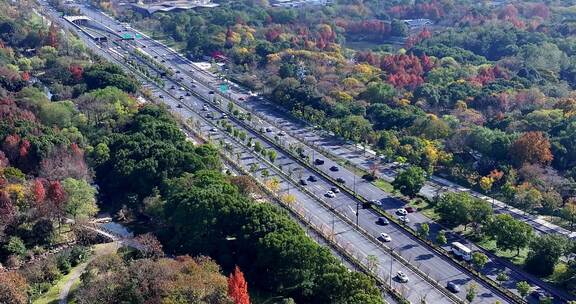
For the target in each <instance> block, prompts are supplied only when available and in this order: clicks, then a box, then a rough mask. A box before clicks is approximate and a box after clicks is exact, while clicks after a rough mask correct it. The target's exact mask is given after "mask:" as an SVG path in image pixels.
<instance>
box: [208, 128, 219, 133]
mask: <svg viewBox="0 0 576 304" xmlns="http://www.w3.org/2000/svg"><path fill="white" fill-rule="evenodd" d="M210 131H212V132H218V129H216V128H212V129H210Z"/></svg>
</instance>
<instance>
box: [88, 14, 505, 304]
mask: <svg viewBox="0 0 576 304" xmlns="http://www.w3.org/2000/svg"><path fill="white" fill-rule="evenodd" d="M82 9H83V13H84V14H86V15H87V16H89V17H91V18H92V19H93V20H98V21H99V22H102V23H103V24H104V25H105V26H107V27H109V28H110V29H111V30H112V31H115V32H118V31H120V30H122V31H125V28H124V27H123V26H121V25H119V24H118V23H117V22H115V21H113V20H112V19H110V18H108V17H107V16H103V15H101V14H99V13H98V12H95V11H91V10H88V9H87V8H85V7H84V8H82ZM84 38H86V37H84ZM87 44H88V45H89V46H90V47H91V48H93V49H95V50H97V51H98V52H99V53H103V54H104V55H103V56H104V57H105V58H108V59H109V60H113V61H114V60H116V61H117V62H120V63H121V62H122V60H123V58H121V56H123V55H122V54H125V52H126V51H133V49H134V48H135V47H139V48H140V50H142V51H145V52H147V53H149V54H150V55H151V56H152V57H153V56H157V57H158V58H162V59H159V60H164V61H165V64H166V65H167V66H171V67H172V68H173V69H175V70H180V71H181V72H180V73H175V74H174V76H175V78H176V79H177V82H175V81H172V80H166V86H165V88H166V89H163V88H159V87H157V86H155V85H154V84H150V83H148V84H147V87H148V88H150V89H151V91H152V92H153V94H155V95H156V96H159V95H163V97H164V98H163V99H162V100H163V102H165V103H166V104H168V105H169V106H171V107H172V109H173V110H176V111H177V112H179V114H180V115H182V116H183V117H185V118H189V117H192V118H193V119H194V121H197V122H200V127H201V131H202V132H203V133H205V134H210V137H212V139H213V140H214V141H218V140H220V139H222V140H223V141H224V142H226V143H228V144H229V145H232V146H233V147H232V151H233V152H232V153H233V154H236V155H239V157H238V160H239V162H240V163H241V164H242V165H243V166H245V167H246V168H249V167H250V165H251V164H252V163H258V164H259V165H260V167H261V168H260V170H259V172H262V169H264V168H263V167H266V166H267V170H268V171H269V172H270V175H271V176H276V177H277V178H278V179H279V180H280V181H281V183H280V185H281V190H280V191H290V193H291V194H294V195H296V197H297V201H298V202H299V203H301V204H302V205H303V206H304V208H307V209H308V210H309V211H310V212H311V213H312V214H314V215H315V216H317V217H318V218H320V219H321V220H322V221H323V222H324V223H326V224H327V225H331V224H332V223H334V227H335V228H334V231H335V232H337V233H338V235H339V237H342V238H344V237H345V239H346V240H348V241H349V242H350V244H352V245H353V246H354V247H355V248H356V249H357V250H359V251H361V252H365V253H366V254H373V255H376V256H377V257H378V259H379V262H380V264H381V265H387V264H388V261H389V260H390V259H389V257H388V254H387V252H386V250H384V249H383V246H381V245H380V244H378V243H377V242H374V237H377V236H378V235H379V234H380V233H381V232H386V233H388V234H389V235H391V236H392V242H390V243H388V244H387V245H388V246H389V247H391V248H396V252H398V253H400V254H401V255H402V257H404V258H405V259H406V260H408V261H411V262H410V263H412V264H414V265H413V266H416V267H418V268H419V269H420V270H422V271H424V272H426V273H429V274H430V276H431V277H433V278H434V279H436V280H438V281H439V282H440V284H442V285H445V284H446V283H447V282H448V281H451V282H456V283H458V284H459V285H463V287H462V289H463V290H464V289H465V287H466V285H469V284H470V282H473V281H476V280H475V279H474V278H472V277H471V276H470V275H468V274H467V273H466V271H464V270H463V269H461V268H460V267H458V266H456V265H455V264H454V263H452V262H451V261H449V260H447V259H446V258H445V257H443V256H440V255H438V254H436V253H435V252H434V251H431V250H430V249H429V248H427V247H426V246H423V245H422V244H421V243H420V242H418V241H417V240H414V238H413V237H412V236H411V235H409V234H408V233H406V232H405V231H404V230H403V229H402V228H400V227H398V226H396V225H389V226H384V227H382V226H378V225H376V224H375V222H376V220H377V215H375V214H374V213H372V212H370V211H368V210H362V209H360V216H359V225H360V227H362V228H363V229H364V230H366V231H367V233H368V234H369V235H370V236H371V237H368V236H367V235H365V234H363V233H360V232H358V231H356V230H355V229H353V228H352V227H351V226H353V225H351V224H350V221H352V222H354V221H355V219H356V216H355V214H356V213H355V212H356V209H355V208H356V204H357V201H356V200H355V199H354V198H352V197H351V196H349V195H345V194H343V193H338V194H337V195H336V197H335V198H333V199H329V198H326V197H324V196H323V194H324V193H326V192H327V191H328V190H329V189H330V188H332V187H334V184H333V183H331V182H330V181H329V180H326V179H324V178H323V177H322V176H320V175H317V174H316V173H314V172H313V171H312V170H310V169H309V168H307V167H306V166H302V164H300V163H299V162H298V161H297V160H295V159H294V158H293V157H292V156H291V155H289V154H288V153H285V152H284V151H283V149H279V148H278V147H279V145H280V144H281V143H283V144H284V145H287V144H288V143H289V142H290V140H288V139H285V138H288V137H290V136H289V135H284V136H281V135H280V132H282V131H275V130H272V132H269V133H272V134H274V135H272V134H267V135H268V138H267V139H266V138H265V137H264V136H263V134H260V133H259V132H256V131H254V130H257V129H258V127H259V126H261V125H262V126H263V125H265V122H263V121H259V120H258V119H254V122H252V123H250V125H249V126H248V125H247V123H243V122H241V121H238V120H235V119H231V120H229V121H230V123H232V124H233V125H234V127H235V128H237V129H244V130H245V131H246V132H247V133H248V134H249V136H251V137H253V138H255V139H259V141H260V142H261V143H262V145H263V146H264V147H265V148H266V149H268V150H276V151H277V154H278V157H277V159H276V161H275V165H276V167H281V168H282V171H284V172H288V174H290V175H292V176H291V177H287V176H285V174H286V173H283V172H278V170H277V169H275V168H274V167H272V166H268V165H267V164H265V162H264V161H263V159H259V157H258V156H255V152H253V150H252V149H247V148H246V147H245V146H243V145H242V144H240V143H238V142H237V141H235V140H234V138H233V137H231V136H229V135H227V134H226V133H225V132H222V131H219V129H221V126H220V125H218V124H214V122H215V119H205V118H206V117H205V116H206V114H207V113H206V112H212V113H220V112H221V111H222V109H219V108H216V107H214V106H213V104H212V103H206V102H205V101H204V100H201V99H209V100H210V99H212V98H213V95H214V94H209V93H210V91H211V88H209V87H206V86H204V85H202V84H200V83H198V81H197V80H195V81H193V80H192V78H191V77H190V75H194V76H195V77H200V78H202V77H204V74H203V73H200V72H198V71H197V69H195V68H194V67H192V66H190V65H189V63H188V62H187V61H186V60H185V59H183V58H181V57H180V56H178V55H177V54H174V53H172V52H170V51H169V50H167V49H166V48H165V47H164V46H163V45H161V44H159V43H157V42H155V41H152V40H149V39H142V40H137V41H135V42H130V43H126V42H123V44H124V45H120V46H116V45H113V44H109V45H108V46H104V47H102V48H97V47H96V48H94V46H95V44H93V43H90V42H88V41H87ZM111 47H114V48H116V49H115V51H114V52H112V51H111V50H110V48H111ZM114 56H116V57H117V58H115V59H114V58H111V57H114ZM197 75H201V76H197ZM180 77H181V78H182V79H180ZM214 82H215V84H216V83H217V81H214ZM172 86H174V89H170V88H171V87H172ZM181 86H185V87H187V88H189V89H193V90H194V91H195V92H196V93H197V94H199V95H200V98H196V97H194V96H185V94H184V91H182V90H180V89H179V88H180V87H181ZM202 96H203V98H202ZM180 97H182V98H183V99H182V103H183V104H184V105H185V107H183V108H178V107H177V105H178V103H179V99H180ZM204 105H207V106H209V107H210V110H209V111H203V107H204ZM223 106H225V104H223ZM215 115H216V116H217V117H219V116H221V114H215ZM265 133H266V132H265ZM270 137H272V138H274V137H282V139H279V140H278V143H274V142H275V139H271V138H270ZM328 165H329V160H328V159H326V163H325V164H324V165H323V167H328ZM341 171H342V172H340V173H341V174H344V175H343V176H345V177H346V178H349V177H350V176H353V175H347V174H346V173H345V172H344V168H341ZM275 172H276V173H275ZM290 172H293V173H290ZM255 175H257V174H255ZM310 175H314V176H315V177H316V179H317V180H318V181H317V182H309V185H308V186H306V191H303V189H300V188H296V187H295V184H296V183H297V180H298V179H299V176H302V177H304V178H307V177H308V176H310ZM257 177H259V178H262V177H261V176H257ZM347 184H351V183H348V182H347ZM364 185H366V186H367V185H370V184H369V183H364V182H358V184H357V187H358V189H357V191H360V189H361V187H363V186H364ZM289 189H290V190H289ZM306 192H308V193H306ZM374 195H375V196H377V197H376V198H378V199H380V198H385V194H382V193H375V194H374ZM319 201H322V202H324V204H319ZM326 206H329V207H326ZM393 208H394V207H392V209H393ZM330 209H332V210H335V211H338V212H339V213H341V214H342V215H343V216H345V217H347V219H346V218H344V219H341V218H339V217H338V216H334V212H332V211H331V210H330ZM392 209H391V210H392ZM392 265H393V268H394V270H396V269H398V268H399V265H402V264H401V262H399V261H395V262H393V263H392ZM395 265H398V266H395ZM403 269H404V271H406V273H407V274H408V276H409V277H410V279H411V280H410V282H409V283H407V284H401V285H400V286H406V287H407V289H409V290H410V292H409V293H408V294H409V298H410V299H411V300H413V301H416V300H417V299H418V297H421V296H422V295H423V294H426V295H427V300H428V301H432V303H443V302H450V300H448V299H447V298H446V296H445V292H446V291H445V290H442V291H438V290H437V288H435V287H432V286H431V285H430V284H429V283H428V282H426V281H425V280H423V279H419V275H417V274H415V273H413V272H412V270H410V269H406V268H403ZM386 273H390V272H389V271H386ZM392 273H394V271H393V272H392ZM385 276H387V275H385ZM475 283H476V285H478V299H477V300H476V301H475V302H478V303H493V302H495V301H496V300H499V301H500V302H502V303H504V302H509V301H506V300H504V299H503V298H502V297H501V296H499V295H498V293H497V292H494V291H492V290H490V289H489V288H487V287H486V286H484V285H483V284H482V283H481V282H480V281H476V282H475ZM393 284H399V283H394V282H393ZM417 291H418V292H417ZM458 296H459V297H460V298H463V297H464V292H460V294H458Z"/></svg>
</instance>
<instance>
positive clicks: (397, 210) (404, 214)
mask: <svg viewBox="0 0 576 304" xmlns="http://www.w3.org/2000/svg"><path fill="white" fill-rule="evenodd" d="M396 214H398V215H401V216H406V215H408V211H407V210H406V209H404V208H399V209H396Z"/></svg>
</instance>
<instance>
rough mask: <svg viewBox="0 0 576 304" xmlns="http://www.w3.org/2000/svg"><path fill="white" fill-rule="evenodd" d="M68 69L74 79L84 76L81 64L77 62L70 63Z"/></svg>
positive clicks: (77, 79)
mask: <svg viewBox="0 0 576 304" xmlns="http://www.w3.org/2000/svg"><path fill="white" fill-rule="evenodd" d="M68 70H69V71H70V74H72V78H74V80H75V81H80V80H82V77H83V76H84V69H83V68H82V66H80V65H78V64H71V65H70V67H68Z"/></svg>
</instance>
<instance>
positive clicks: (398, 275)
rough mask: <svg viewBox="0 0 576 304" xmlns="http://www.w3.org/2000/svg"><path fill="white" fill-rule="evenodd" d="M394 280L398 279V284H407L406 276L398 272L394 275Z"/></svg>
mask: <svg viewBox="0 0 576 304" xmlns="http://www.w3.org/2000/svg"><path fill="white" fill-rule="evenodd" d="M396 279H398V281H399V282H400V283H408V276H407V275H406V274H405V273H404V272H402V271H400V270H399V271H398V272H397V273H396Z"/></svg>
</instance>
